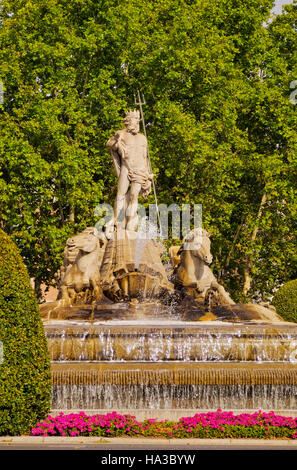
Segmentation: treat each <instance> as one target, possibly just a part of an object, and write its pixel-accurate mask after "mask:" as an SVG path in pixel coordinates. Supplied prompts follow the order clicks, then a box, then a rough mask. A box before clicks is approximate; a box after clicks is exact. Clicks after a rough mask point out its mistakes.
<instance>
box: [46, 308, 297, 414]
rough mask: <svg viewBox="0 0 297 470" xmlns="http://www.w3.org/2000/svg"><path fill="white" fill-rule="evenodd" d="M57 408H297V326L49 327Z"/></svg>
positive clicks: (150, 324)
mask: <svg viewBox="0 0 297 470" xmlns="http://www.w3.org/2000/svg"><path fill="white" fill-rule="evenodd" d="M45 329H46V335H47V339H48V344H49V351H50V356H51V360H52V381H53V402H52V408H53V410H58V409H59V410H61V409H63V410H71V409H88V410H98V409H100V410H102V409H104V410H108V409H109V410H111V409H116V410H120V409H125V410H127V409H128V410H129V409H130V410H131V411H132V410H137V409H148V410H150V409H156V408H159V409H189V408H191V409H193V411H194V410H197V409H210V408H212V409H213V408H222V409H245V408H246V409H258V408H261V409H288V410H289V409H297V357H296V356H297V342H296V340H297V326H296V325H294V324H279V325H272V324H248V323H245V324H244V323H241V324H229V323H228V324H226V323H223V322H210V323H199V324H197V322H183V321H180V320H170V317H168V319H167V320H166V321H165V320H164V319H163V320H161V319H159V320H157V319H156V320H155V321H152V320H151V319H150V320H142V321H139V320H138V321H131V320H130V321H126V322H125V321H107V322H98V323H97V322H96V321H95V322H93V323H86V322H84V323H80V324H79V323H77V322H76V323H73V324H71V322H67V323H65V322H61V323H59V322H55V324H51V322H48V323H47V322H46V324H45Z"/></svg>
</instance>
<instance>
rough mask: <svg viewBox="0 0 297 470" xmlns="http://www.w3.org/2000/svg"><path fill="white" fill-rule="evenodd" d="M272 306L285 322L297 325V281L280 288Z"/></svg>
mask: <svg viewBox="0 0 297 470" xmlns="http://www.w3.org/2000/svg"><path fill="white" fill-rule="evenodd" d="M272 304H273V305H274V306H275V308H276V311H277V313H278V314H279V315H280V316H281V317H282V318H283V319H284V320H285V321H290V322H294V323H297V279H295V280H293V281H289V282H286V283H285V284H284V285H283V286H282V287H280V289H279V290H278V291H277V292H276V294H275V296H274V297H273V300H272Z"/></svg>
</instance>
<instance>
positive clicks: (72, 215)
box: [69, 206, 75, 224]
mask: <svg viewBox="0 0 297 470" xmlns="http://www.w3.org/2000/svg"><path fill="white" fill-rule="evenodd" d="M74 218H75V209H74V206H71V207H70V214H69V222H71V223H73V224H74Z"/></svg>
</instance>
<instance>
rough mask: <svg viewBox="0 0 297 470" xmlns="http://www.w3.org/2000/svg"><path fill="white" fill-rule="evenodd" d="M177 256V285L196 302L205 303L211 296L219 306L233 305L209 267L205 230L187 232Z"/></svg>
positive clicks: (210, 261) (209, 254)
mask: <svg viewBox="0 0 297 470" xmlns="http://www.w3.org/2000/svg"><path fill="white" fill-rule="evenodd" d="M177 254H178V255H180V263H179V265H178V267H177V268H176V281H177V284H180V285H182V286H183V287H186V288H187V292H188V293H189V294H191V295H193V294H194V295H195V297H196V298H197V300H201V301H204V302H205V301H207V299H208V296H209V295H212V296H214V297H215V300H216V303H218V304H220V305H235V302H233V300H232V299H231V297H230V295H229V294H228V293H227V292H226V291H225V289H224V287H223V286H221V285H220V284H219V283H218V281H217V280H216V278H215V276H214V274H213V273H212V271H211V269H210V267H209V265H210V264H211V263H212V254H211V252H210V238H209V233H208V232H207V231H206V230H203V229H199V228H196V229H194V230H192V231H191V232H189V233H188V234H187V235H186V236H185V238H184V239H183V241H182V246H181V247H180V249H179V251H178V253H177ZM197 294H198V296H197Z"/></svg>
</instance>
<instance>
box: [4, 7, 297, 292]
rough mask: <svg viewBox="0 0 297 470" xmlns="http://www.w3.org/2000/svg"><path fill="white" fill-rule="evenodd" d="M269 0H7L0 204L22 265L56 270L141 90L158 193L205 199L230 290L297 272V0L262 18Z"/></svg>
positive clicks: (104, 179)
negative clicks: (294, 89) (295, 99)
mask: <svg viewBox="0 0 297 470" xmlns="http://www.w3.org/2000/svg"><path fill="white" fill-rule="evenodd" d="M272 4H273V2H272V0H249V1H248V0H243V1H241V2H238V1H235V0H207V1H205V0H203V1H202V0H153V1H150V2H147V1H145V0H137V1H136V0H129V1H128V0H124V1H121V2H118V1H116V0H102V1H100V2H97V1H94V0H87V1H85V0H73V1H72V2H66V1H65V0H50V1H49V0H47V1H45V0H38V1H37V0H31V1H26V0H24V1H22V2H19V1H18V2H16V1H11V0H4V1H3V2H2V11H1V13H0V16H1V24H2V26H1V28H0V45H1V50H0V77H1V78H2V80H3V82H4V85H5V91H6V94H5V102H4V106H2V107H1V108H0V109H1V111H0V113H1V114H0V115H1V123H0V132H1V139H0V173H1V174H0V190H1V191H0V217H1V221H2V226H3V228H5V230H6V231H7V232H8V233H10V234H11V235H12V236H13V237H14V239H15V241H16V242H17V244H18V246H19V248H20V249H21V252H22V255H23V257H24V259H25V262H26V264H27V266H28V269H29V272H30V275H31V276H34V277H35V278H36V279H37V281H47V282H48V281H50V280H51V279H53V277H54V275H55V273H56V272H57V270H58V268H59V265H60V263H61V260H62V251H63V245H64V243H65V240H66V238H67V237H68V236H69V234H71V233H75V232H77V231H79V230H80V229H81V228H84V227H85V226H87V225H90V224H93V223H94V222H95V220H96V218H95V216H94V209H95V206H96V204H98V203H99V202H104V201H106V202H110V203H112V202H113V198H114V193H115V187H116V180H115V176H114V174H113V172H112V164H111V159H110V156H109V155H108V152H107V150H106V148H105V143H106V141H107V140H108V138H109V137H110V136H111V135H112V133H113V132H114V131H115V130H116V129H117V128H118V126H119V125H120V124H121V118H122V116H123V114H124V111H126V110H127V109H129V108H132V107H133V106H134V97H133V95H134V93H136V90H137V89H138V88H139V89H140V90H141V91H142V92H143V93H144V95H145V97H146V101H147V105H146V106H145V115H146V120H147V133H148V139H149V145H150V150H151V157H152V164H153V170H154V173H156V175H157V181H156V184H157V193H158V200H159V202H160V203H165V204H171V203H177V204H182V203H190V204H194V203H197V204H198V203H201V204H202V205H203V222H204V226H205V228H207V229H209V230H210V231H211V232H212V234H213V235H212V249H213V252H214V255H215V263H214V269H215V271H216V274H217V275H218V277H219V279H220V281H221V282H223V283H225V284H226V286H227V287H228V289H229V290H230V291H231V293H232V296H233V297H234V298H235V299H238V300H239V299H241V300H242V299H247V298H251V297H254V298H258V297H261V298H266V297H269V296H270V295H271V294H272V292H273V289H274V288H275V287H277V286H278V285H280V284H281V283H282V282H284V281H285V280H288V279H291V278H294V277H296V276H297V259H296V236H295V233H296V223H297V219H296V189H297V187H296V171H297V167H296V165H297V163H296V162H297V160H296V148H297V145H296V144H297V142H296V131H295V129H296V116H297V114H296V110H297V107H296V106H294V104H292V103H290V100H289V96H290V92H291V91H290V82H291V81H292V80H293V79H297V70H296V68H297V66H296V65H295V64H296V63H297V61H296V54H297V52H296V51H297V47H296V46H297V40H296V28H295V26H294V25H295V23H296V14H297V6H289V7H287V14H286V15H282V16H279V17H276V18H275V19H274V20H273V21H271V22H268V18H269V14H270V10H271V7H272ZM265 22H266V23H267V24H268V26H267V25H266V27H265ZM148 202H153V196H150V198H149V200H148Z"/></svg>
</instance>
